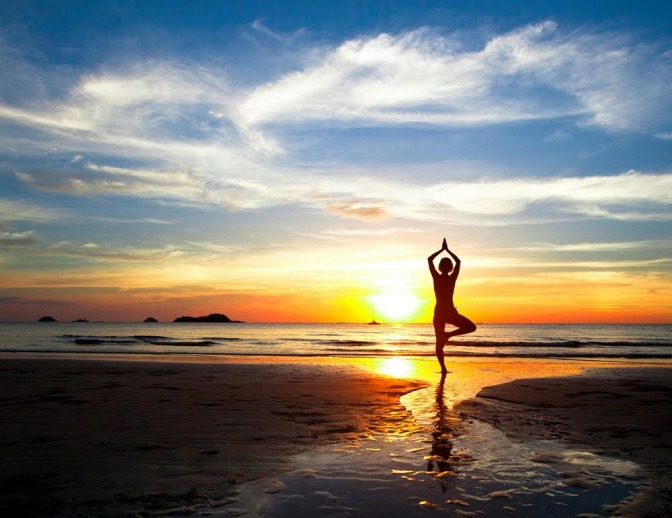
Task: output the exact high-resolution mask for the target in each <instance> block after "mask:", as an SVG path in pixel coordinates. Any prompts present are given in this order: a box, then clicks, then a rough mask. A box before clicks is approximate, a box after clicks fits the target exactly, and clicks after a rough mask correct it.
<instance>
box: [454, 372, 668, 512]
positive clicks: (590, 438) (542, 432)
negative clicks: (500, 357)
mask: <svg viewBox="0 0 672 518" xmlns="http://www.w3.org/2000/svg"><path fill="white" fill-rule="evenodd" d="M455 408H456V410H458V411H459V412H460V413H461V414H462V415H463V416H468V417H474V418H477V419H479V420H483V421H486V422H488V423H491V424H493V425H494V426H496V427H497V428H499V429H500V430H502V431H503V432H504V433H505V434H506V435H507V436H508V437H510V438H512V439H515V440H518V441H534V440H553V441H560V442H562V443H565V444H567V445H568V446H571V447H576V448H584V449H586V450H588V451H592V452H595V453H598V454H604V455H609V456H612V457H615V458H620V459H625V460H631V461H634V462H637V463H639V464H640V465H642V466H643V468H644V471H645V472H646V477H647V478H648V479H649V480H650V482H649V484H647V485H646V486H645V487H644V488H643V492H642V494H640V495H639V496H638V497H636V498H635V499H632V500H631V501H630V502H626V504H625V506H624V507H623V508H622V509H620V512H621V513H623V514H624V515H626V516H627V515H629V512H628V509H631V510H633V509H636V512H635V511H632V512H633V513H635V514H634V515H636V516H672V506H671V501H672V499H671V498H670V494H671V489H672V483H671V479H670V475H669V473H670V469H671V468H672V371H671V370H670V369H663V368H627V369H618V368H615V369H599V370H598V369H591V370H588V371H587V372H586V373H585V374H582V375H579V376H567V377H552V378H535V379H519V380H515V381H512V382H509V383H504V384H500V385H495V386H490V387H484V388H483V389H482V390H481V391H480V392H479V393H478V394H477V396H476V397H475V398H471V399H468V400H466V401H462V402H460V403H459V404H458V405H456V407H455ZM644 500H646V501H645V502H644Z"/></svg>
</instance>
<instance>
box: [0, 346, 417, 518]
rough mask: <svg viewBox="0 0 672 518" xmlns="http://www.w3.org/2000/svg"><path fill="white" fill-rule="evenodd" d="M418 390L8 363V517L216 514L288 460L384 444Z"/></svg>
mask: <svg viewBox="0 0 672 518" xmlns="http://www.w3.org/2000/svg"><path fill="white" fill-rule="evenodd" d="M419 386H422V385H421V384H420V383H417V382H409V381H400V380H395V379H391V378H385V377H382V376H375V375H373V374H370V373H367V372H365V371H363V370H361V369H358V368H354V367H347V366H333V365H332V366H311V365H294V364H277V365H276V364H270V363H258V364H223V363H218V364H204V363H158V362H157V363H153V362H129V361H99V360H95V361H94V360H60V359H16V360H14V359H12V360H8V359H3V361H2V363H1V364H0V398H1V400H2V415H1V416H0V456H1V457H2V459H3V461H2V471H1V473H0V515H2V516H31V517H37V516H59V515H60V516H93V515H95V516H136V515H138V513H145V514H148V513H149V514H153V513H164V512H170V510H171V508H172V509H184V508H185V506H194V507H195V508H197V507H198V506H201V505H208V504H209V503H211V504H216V503H217V502H214V501H212V500H213V499H220V500H221V499H222V498H226V495H227V491H228V490H230V489H232V488H234V487H235V486H237V485H240V484H242V483H245V482H246V481H249V480H253V479H257V478H260V477H264V476H269V475H272V474H274V473H279V472H282V471H284V470H286V469H288V463H289V462H290V459H291V456H292V455H294V454H296V453H298V452H300V451H303V450H306V449H308V448H311V447H314V446H318V445H321V444H326V443H329V442H333V441H346V440H349V439H353V438H356V437H362V436H365V435H366V434H369V433H374V432H384V431H385V430H387V429H390V428H396V427H398V426H400V425H401V424H402V423H405V424H404V426H409V423H412V417H411V415H410V414H409V412H408V411H407V410H406V409H405V408H404V407H403V406H401V405H400V403H399V396H401V395H402V394H404V393H406V392H408V391H410V390H412V389H414V388H417V387H419Z"/></svg>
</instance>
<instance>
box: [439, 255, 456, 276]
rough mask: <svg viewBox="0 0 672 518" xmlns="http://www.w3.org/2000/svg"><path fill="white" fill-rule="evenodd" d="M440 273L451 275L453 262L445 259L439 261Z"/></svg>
mask: <svg viewBox="0 0 672 518" xmlns="http://www.w3.org/2000/svg"><path fill="white" fill-rule="evenodd" d="M439 271H440V272H441V273H450V272H452V271H453V261H451V260H450V259H448V258H447V257H444V258H443V259H441V260H440V261H439Z"/></svg>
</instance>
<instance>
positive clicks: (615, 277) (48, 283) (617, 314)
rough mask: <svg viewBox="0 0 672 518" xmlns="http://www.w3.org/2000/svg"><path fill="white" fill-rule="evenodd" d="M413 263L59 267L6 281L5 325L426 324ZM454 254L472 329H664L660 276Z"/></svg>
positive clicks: (421, 266) (377, 256)
mask: <svg viewBox="0 0 672 518" xmlns="http://www.w3.org/2000/svg"><path fill="white" fill-rule="evenodd" d="M465 248H466V247H465ZM425 252H426V250H425ZM430 252H431V249H430ZM457 252H459V250H458V251H457ZM386 254H387V255H388V257H387V258H386V257H385V256H386ZM420 254H421V251H420V249H419V248H418V249H417V250H415V247H413V246H410V245H409V246H406V247H403V248H401V249H390V250H384V249H383V250H381V249H376V251H375V253H374V252H370V251H366V250H365V248H364V246H363V245H360V247H359V248H358V249H357V248H356V247H353V248H351V249H349V251H348V254H347V255H346V256H344V255H343V253H340V255H339V252H338V250H336V249H335V248H323V249H322V250H321V251H312V252H309V251H297V250H294V251H292V252H291V253H290V252H289V251H287V250H280V251H273V252H259V253H257V254H256V255H255V254H253V255H251V256H250V257H249V258H248V259H246V260H243V259H237V260H234V261H222V260H221V259H215V258H212V257H211V258H208V257H202V258H200V259H198V260H196V258H194V257H183V256H179V255H178V256H176V257H173V258H167V259H162V260H161V261H156V262H152V263H151V264H138V263H118V262H117V263H111V262H108V263H107V265H106V266H105V267H102V265H101V264H99V263H100V261H98V262H97V263H91V264H89V265H88V267H87V266H81V265H80V266H78V267H76V268H72V269H70V270H66V269H63V270H62V271H61V272H60V273H59V275H58V276H57V277H54V278H48V277H47V276H45V275H44V274H41V273H35V272H32V273H23V274H22V275H21V276H17V275H12V274H10V273H8V272H4V273H2V274H0V281H1V282H2V283H3V284H4V286H5V293H11V294H13V295H14V296H16V297H17V298H18V297H21V298H23V299H25V300H34V301H35V302H34V303H32V304H27V303H23V304H15V305H13V306H11V311H5V312H4V315H3V320H4V321H14V320H25V321H34V320H37V319H38V318H39V317H41V316H43V315H50V316H53V317H54V318H56V319H57V320H60V321H68V320H74V319H77V318H86V319H88V320H90V321H96V320H102V321H142V320H144V319H145V318H147V317H150V316H151V317H154V318H157V319H158V320H160V321H164V322H165V321H172V320H173V319H174V318H176V317H178V316H182V315H192V316H196V315H207V314H209V313H215V312H218V313H224V314H226V315H228V316H229V317H230V318H232V319H235V320H244V321H248V322H368V321H370V320H372V319H375V320H377V321H379V322H417V323H421V322H426V323H429V322H431V319H432V311H433V305H434V295H433V290H432V280H431V276H430V274H429V271H428V270H427V261H426V258H425V257H422V255H420ZM427 255H428V254H427ZM459 255H460V256H462V260H463V264H462V273H461V275H460V278H459V280H458V283H457V288H456V292H455V304H456V306H457V307H458V310H459V311H460V312H461V313H463V314H464V315H466V316H468V317H469V318H470V319H472V320H473V321H474V322H477V323H670V321H671V319H670V315H671V314H672V302H671V301H672V297H671V296H670V293H672V286H671V283H670V281H669V280H667V279H666V277H665V276H664V275H663V274H658V275H653V274H651V272H646V273H641V272H638V271H636V270H634V271H632V270H630V271H629V270H621V271H618V270H615V269H607V270H605V269H600V268H586V267H585V266H584V267H583V268H582V269H580V270H579V269H577V268H576V267H575V266H574V267H571V265H570V267H567V266H564V265H562V264H559V265H556V267H555V268H553V269H551V268H549V267H548V266H546V267H545V268H541V269H539V268H536V269H535V268H534V266H533V265H532V264H529V265H527V266H526V265H525V263H524V262H522V261H521V262H520V263H519V264H518V266H517V267H515V268H512V267H510V266H498V264H499V263H500V262H501V261H499V260H498V259H497V258H494V257H492V258H490V259H489V260H488V259H487V258H486V257H485V256H484V255H482V254H481V257H479V258H478V259H477V257H478V255H479V254H477V251H475V250H469V249H466V251H465V253H459ZM101 286H102V287H101Z"/></svg>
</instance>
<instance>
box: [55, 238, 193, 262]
mask: <svg viewBox="0 0 672 518" xmlns="http://www.w3.org/2000/svg"><path fill="white" fill-rule="evenodd" d="M45 253H47V254H49V255H67V256H73V257H86V258H92V259H104V260H116V261H134V262H148V261H149V262H151V261H161V260H164V259H167V258H170V257H177V256H179V255H181V252H180V251H178V250H176V249H175V248H173V247H165V248H161V249H149V248H138V247H123V248H116V247H113V246H111V245H99V244H97V243H92V242H89V243H76V242H73V241H60V242H58V243H54V244H53V245H51V246H50V247H49V248H48V250H47V251H46V252H45Z"/></svg>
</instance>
